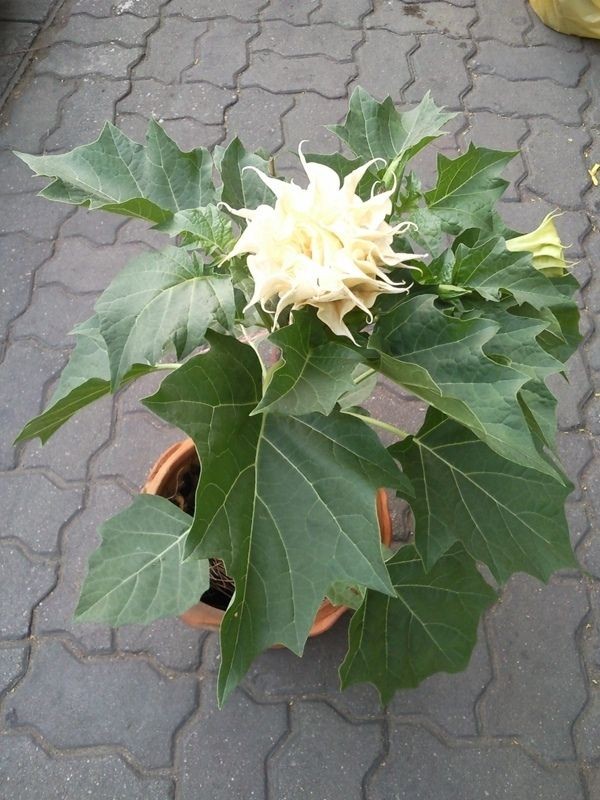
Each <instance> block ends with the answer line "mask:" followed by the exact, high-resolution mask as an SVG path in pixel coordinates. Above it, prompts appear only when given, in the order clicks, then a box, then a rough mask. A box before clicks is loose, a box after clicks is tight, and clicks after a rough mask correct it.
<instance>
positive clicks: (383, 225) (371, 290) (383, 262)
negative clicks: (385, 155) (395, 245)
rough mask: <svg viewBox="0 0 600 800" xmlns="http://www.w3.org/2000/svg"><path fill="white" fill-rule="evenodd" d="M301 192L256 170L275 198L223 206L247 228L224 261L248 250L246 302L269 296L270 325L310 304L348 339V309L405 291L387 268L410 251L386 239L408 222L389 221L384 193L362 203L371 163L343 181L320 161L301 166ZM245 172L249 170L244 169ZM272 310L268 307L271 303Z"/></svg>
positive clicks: (403, 259)
mask: <svg viewBox="0 0 600 800" xmlns="http://www.w3.org/2000/svg"><path fill="white" fill-rule="evenodd" d="M299 153H300V160H301V162H302V166H303V167H304V170H305V172H306V174H307V176H308V181H309V183H308V186H307V187H306V189H303V188H301V187H300V186H297V185H296V184H294V183H284V182H283V181H280V180H276V179H275V178H272V177H269V176H268V175H265V174H264V173H262V172H259V171H258V170H257V174H258V176H259V177H260V179H261V180H262V181H264V183H265V184H266V185H267V186H268V187H269V189H271V191H272V192H273V194H274V195H275V197H276V202H275V207H274V208H272V207H271V206H268V205H261V206H258V208H255V209H252V208H240V209H230V211H232V213H234V214H237V215H239V216H241V217H243V218H245V219H246V220H247V221H248V225H247V227H246V229H245V230H244V232H243V233H242V235H241V236H240V238H239V240H238V241H237V243H236V245H235V247H234V248H233V250H232V251H231V252H230V253H229V255H228V258H232V257H234V256H237V255H241V254H243V253H248V269H249V271H250V273H251V275H252V278H253V279H254V284H255V290H254V295H253V297H252V299H251V300H250V303H249V304H248V305H249V306H251V305H254V303H260V304H261V306H262V308H263V309H264V310H265V311H266V310H268V305H267V304H270V303H271V302H273V301H276V308H275V312H274V320H275V325H276V324H277V321H278V318H279V316H280V314H281V312H282V311H283V310H284V309H285V308H287V307H288V306H291V307H292V310H295V309H299V308H302V307H304V306H314V307H315V308H316V309H317V316H318V317H319V319H321V320H322V321H323V322H324V323H325V324H326V325H327V326H328V327H329V328H330V329H331V330H332V331H333V332H334V333H335V334H337V335H339V336H348V337H350V338H352V334H351V333H350V331H349V329H348V327H347V326H346V324H345V323H344V317H345V316H346V314H348V313H349V312H350V311H351V310H352V309H354V308H360V309H362V310H363V311H365V312H366V314H367V317H368V319H369V321H372V315H371V313H370V310H369V309H370V308H371V307H372V306H373V303H374V302H375V300H376V298H377V296H378V295H380V294H384V293H386V294H390V293H400V292H407V291H408V287H407V286H406V285H405V284H404V283H402V284H397V283H394V282H393V281H391V280H390V278H389V276H388V275H387V270H388V269H390V268H392V267H396V266H398V265H399V264H402V263H404V262H406V261H409V260H410V259H414V258H416V257H417V256H415V254H414V253H396V252H395V251H394V250H393V249H392V242H393V239H394V236H395V235H396V234H402V233H404V232H405V231H406V230H408V228H409V227H411V226H413V223H410V222H403V223H400V224H399V225H396V226H394V227H393V226H391V225H390V224H389V223H388V222H386V217H387V216H389V214H390V213H391V211H392V202H391V199H390V196H391V194H392V191H393V190H392V191H387V192H381V193H380V194H373V195H372V196H371V197H370V198H369V199H368V200H362V199H361V198H360V197H359V196H358V195H357V194H356V189H357V187H358V184H359V182H360V180H361V178H362V177H363V175H364V174H365V172H366V171H367V170H368V169H369V167H370V166H371V164H373V163H374V161H376V160H377V159H374V161H369V162H368V163H366V164H364V165H362V166H361V167H359V168H358V169H356V170H354V171H353V172H351V173H350V174H349V175H347V176H346V178H345V179H344V181H343V183H341V182H340V178H339V176H338V175H337V173H336V172H334V170H333V169H331V168H330V167H327V166H325V165H324V164H317V163H308V162H307V161H306V159H305V158H304V156H303V154H302V150H301V149H300V151H299ZM248 169H252V168H251V167H248ZM271 307H272V306H271Z"/></svg>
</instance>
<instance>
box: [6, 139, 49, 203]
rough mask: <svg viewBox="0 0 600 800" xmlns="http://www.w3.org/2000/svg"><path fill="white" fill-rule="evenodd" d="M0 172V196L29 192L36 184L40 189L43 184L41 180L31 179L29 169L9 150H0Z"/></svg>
mask: <svg viewBox="0 0 600 800" xmlns="http://www.w3.org/2000/svg"><path fill="white" fill-rule="evenodd" d="M0 171H1V173H2V194H16V193H18V192H27V191H31V190H32V189H33V188H35V186H36V183H39V187H40V189H41V188H43V186H44V183H45V181H44V180H43V179H42V178H38V179H35V178H33V177H32V175H31V170H30V169H29V167H28V166H27V165H26V164H25V163H24V162H23V161H21V159H20V158H17V156H16V155H15V154H14V153H13V152H12V151H11V150H1V149H0Z"/></svg>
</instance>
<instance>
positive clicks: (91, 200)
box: [16, 120, 215, 223]
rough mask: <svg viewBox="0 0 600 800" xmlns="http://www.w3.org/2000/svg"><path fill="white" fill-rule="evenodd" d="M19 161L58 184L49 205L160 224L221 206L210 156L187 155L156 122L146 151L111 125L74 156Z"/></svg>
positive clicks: (50, 189)
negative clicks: (187, 212) (77, 207)
mask: <svg viewBox="0 0 600 800" xmlns="http://www.w3.org/2000/svg"><path fill="white" fill-rule="evenodd" d="M16 155H17V156H18V157H19V158H21V159H22V160H23V161H24V162H25V163H26V164H27V165H28V166H29V167H31V169H32V170H33V171H34V172H35V174H36V175H44V176H46V177H48V178H53V179H54V181H53V183H51V184H49V185H48V186H47V187H46V188H45V189H44V190H43V191H42V192H41V195H42V196H43V197H46V198H48V199H49V200H58V201H61V202H63V203H73V204H75V205H84V206H87V207H89V208H91V209H93V208H102V209H104V210H105V211H113V212H115V213H118V214H125V215H126V216H130V217H141V218H142V219H147V220H150V221H151V222H158V223H160V222H164V221H166V220H168V219H169V218H170V217H171V214H172V213H174V212H176V211H180V210H181V209H185V208H198V207H200V206H205V205H208V204H209V203H211V202H213V201H214V200H215V188H214V185H213V182H212V158H211V155H210V153H209V152H208V150H206V149H205V148H203V147H200V148H198V149H197V150H192V151H191V152H189V153H184V152H182V151H181V150H180V149H179V148H178V147H177V145H176V144H175V142H174V141H173V140H172V139H170V138H169V137H168V136H167V134H166V133H165V132H164V131H163V129H162V128H161V127H160V125H158V124H157V123H156V122H154V121H153V120H151V121H150V123H149V125H148V132H147V133H146V144H145V145H141V144H137V143H136V142H133V141H132V140H131V139H129V137H127V136H126V135H125V134H124V133H122V132H121V131H120V130H119V129H118V128H115V126H114V125H111V124H110V122H107V123H106V125H105V126H104V128H103V129H102V133H101V134H100V136H99V137H98V139H96V141H95V142H92V143H91V144H87V145H83V146H82V147H76V148H75V149H74V150H71V152H69V153H63V154H61V155H53V156H49V155H44V156H31V155H26V154H24V153H16Z"/></svg>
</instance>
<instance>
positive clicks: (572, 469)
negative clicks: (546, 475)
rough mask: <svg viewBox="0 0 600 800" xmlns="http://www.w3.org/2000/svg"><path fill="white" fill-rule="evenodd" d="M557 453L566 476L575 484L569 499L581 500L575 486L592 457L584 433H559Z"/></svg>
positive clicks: (579, 492) (588, 441)
mask: <svg viewBox="0 0 600 800" xmlns="http://www.w3.org/2000/svg"><path fill="white" fill-rule="evenodd" d="M557 451H558V455H559V458H560V461H561V464H562V465H563V468H564V470H565V472H566V473H567V476H568V477H569V479H570V480H571V481H572V482H573V483H574V484H575V491H574V492H573V493H572V495H571V497H572V498H573V499H574V500H579V499H581V489H580V488H579V487H578V486H577V479H578V478H579V476H580V475H581V473H582V472H583V470H584V469H585V467H586V466H587V464H588V463H589V462H590V461H591V459H592V456H593V450H592V445H591V442H590V440H589V437H588V435H587V434H586V433H579V432H574V431H569V432H568V433H566V432H562V433H559V435H558V439H557Z"/></svg>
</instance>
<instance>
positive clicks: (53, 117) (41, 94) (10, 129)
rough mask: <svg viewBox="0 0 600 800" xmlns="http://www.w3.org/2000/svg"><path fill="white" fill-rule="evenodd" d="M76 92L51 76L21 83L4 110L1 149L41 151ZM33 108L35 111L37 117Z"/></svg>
mask: <svg viewBox="0 0 600 800" xmlns="http://www.w3.org/2000/svg"><path fill="white" fill-rule="evenodd" d="M73 89H74V84H73V82H72V81H67V80H64V79H61V78H57V77H54V76H52V75H34V76H33V77H32V78H31V79H30V80H28V81H27V82H26V83H22V84H21V85H20V86H19V87H18V89H16V90H15V91H14V92H13V94H12V96H11V99H10V102H9V103H7V105H6V106H5V107H4V108H3V110H2V115H1V116H0V146H1V147H6V148H9V149H15V150H21V151H22V152H25V153H28V152H29V153H33V152H39V150H40V148H41V146H42V141H43V140H44V138H45V137H46V136H47V135H48V133H49V132H50V131H51V130H52V129H53V128H54V127H55V125H56V124H57V122H58V118H59V106H60V103H61V102H62V100H63V98H65V97H66V96H67V95H69V94H70V93H71V92H72V91H73ZM32 108H35V109H36V114H35V115H32V113H31V109H32ZM3 228H5V226H4V224H3Z"/></svg>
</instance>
